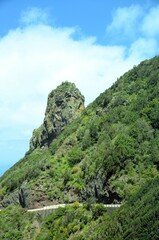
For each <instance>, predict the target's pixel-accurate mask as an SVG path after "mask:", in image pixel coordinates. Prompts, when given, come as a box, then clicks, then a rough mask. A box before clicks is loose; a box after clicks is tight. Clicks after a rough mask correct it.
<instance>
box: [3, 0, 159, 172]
mask: <svg viewBox="0 0 159 240" xmlns="http://www.w3.org/2000/svg"><path fill="white" fill-rule="evenodd" d="M0 26H1V27H0V66H1V67H0V81H1V82H0V92H1V94H0V107H1V111H0V133H1V139H0V175H1V174H2V173H3V172H4V171H5V170H7V169H8V168H9V167H10V166H12V165H13V164H14V163H15V162H16V161H18V160H19V159H20V158H22V157H23V156H24V154H25V152H26V151H27V150H28V148H29V139H30V137H31V135H32V131H33V129H34V128H37V127H38V126H39V125H40V124H41V123H42V121H43V118H44V113H45V108H46V102H47V96H48V93H49V92H50V91H51V90H52V89H54V88H56V86H57V85H59V84H61V82H62V81H65V80H69V81H71V82H75V84H76V85H77V87H78V88H79V89H80V90H81V92H82V93H83V94H84V95H85V99H86V105H87V104H89V103H90V102H92V101H93V100H94V99H95V98H96V97H97V96H98V95H99V94H100V93H101V92H103V91H104V90H105V89H106V88H108V87H110V86H111V85H112V83H113V82H114V81H116V79H117V77H120V76H121V75H122V74H123V73H124V72H125V71H127V70H129V69H130V68H132V67H133V66H134V65H136V64H138V63H139V62H140V61H142V60H144V59H146V58H151V57H153V56H155V55H158V54H159V2H158V0H156V1H155V0H154V1H153V0H147V1H146V0H145V1H143V0H140V1H135V0H129V1H127V0H114V1H106V0H87V1H86V0H80V1H74V0H67V1H65V0H45V1H42V0H41V1H40V0H1V1H0Z"/></svg>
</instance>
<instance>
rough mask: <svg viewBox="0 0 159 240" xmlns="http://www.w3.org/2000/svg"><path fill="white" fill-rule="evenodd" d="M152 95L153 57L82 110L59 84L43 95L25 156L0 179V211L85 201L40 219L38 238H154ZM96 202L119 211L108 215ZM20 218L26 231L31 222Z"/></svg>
mask: <svg viewBox="0 0 159 240" xmlns="http://www.w3.org/2000/svg"><path fill="white" fill-rule="evenodd" d="M158 96H159V57H155V58H153V59H150V60H145V61H143V62H141V63H140V64H139V65H138V66H134V67H133V69H132V70H130V71H128V72H127V73H125V74H124V75H123V76H122V77H120V78H119V79H118V80H117V81H116V82H115V83H114V84H113V86H112V87H111V88H109V89H108V90H106V91H105V92H103V93H102V94H101V95H100V96H99V97H98V98H97V99H96V100H95V101H94V102H93V103H92V104H90V105H89V106H88V107H86V108H84V97H83V96H82V94H81V93H80V91H79V90H78V89H77V88H76V87H75V85H74V84H72V83H69V82H64V83H63V84H62V85H60V86H59V87H58V88H57V89H55V90H53V91H52V92H51V94H50V95H49V97H48V103H47V107H46V114H45V118H44V122H43V124H42V125H41V126H40V128H38V129H37V130H34V132H33V137H32V139H31V141H30V149H29V151H28V152H27V153H26V155H25V156H24V158H23V159H21V160H20V161H19V162H17V163H16V164H15V165H14V166H13V167H12V168H11V169H9V170H8V171H7V172H6V173H5V174H4V175H3V176H2V177H1V178H0V204H1V207H7V206H8V205H10V204H13V205H19V206H22V207H23V208H37V207H41V206H45V205H50V204H56V203H64V202H65V203H71V202H75V201H79V202H82V203H86V205H85V206H83V207H79V206H76V205H75V206H74V207H73V208H71V207H70V208H69V207H68V208H64V209H63V210H60V209H59V210H58V211H57V212H56V213H54V214H53V215H50V216H48V218H46V219H45V220H44V221H43V220H41V221H42V223H40V225H38V226H37V228H38V229H43V230H42V232H41V230H38V231H39V234H41V237H43V238H41V237H40V236H38V238H37V239H130V238H132V239H157V237H155V236H158V235H157V234H158V233H157V230H156V228H157V227H156V226H157V225H154V226H155V227H153V226H152V224H151V223H152V222H153V221H156V224H158V220H157V213H158V208H157V207H156V205H157V204H158V197H157V195H156V194H157V189H156V188H157V184H158V181H159V180H158V179H159V171H158V170H159V98H158ZM155 189H156V194H155ZM152 196H153V197H152ZM101 203H122V204H123V206H122V207H121V208H120V209H119V210H118V211H117V212H115V213H114V214H112V215H111V216H110V215H109V214H106V213H105V210H104V209H103V206H102V205H101ZM92 204H93V205H92ZM94 204H95V205H94ZM7 209H8V208H7ZM7 209H6V210H4V211H6V212H7V211H10V214H11V213H12V211H13V210H11V207H9V209H10V210H7ZM14 211H19V210H14ZM14 211H13V212H14ZM20 211H22V210H20ZM146 211H147V213H146ZM2 212H3V211H2ZM6 212H5V213H1V214H6ZM7 213H8V212H7ZM8 214H9V213H8ZM23 214H24V213H22V214H20V215H23ZM142 214H144V216H142ZM17 215H18V214H17ZM24 215H25V214H24ZM26 219H27V221H28V229H30V228H29V226H33V225H34V224H35V222H34V224H33V222H32V221H33V220H29V219H30V217H28V218H26ZM141 219H142V221H141ZM34 220H35V219H34ZM36 221H38V220H37V219H36ZM31 222H32V224H33V225H32V224H31ZM79 222H80V223H81V224H79ZM71 223H72V225H69V224H71ZM29 224H30V225H29ZM41 224H42V225H41ZM59 224H60V225H61V228H60V225H59ZM109 228H110V229H111V231H112V232H110V230H109ZM146 228H147V229H148V232H146V230H145V229H146ZM51 229H54V230H56V234H57V235H56V234H55V231H53V232H52V230H51ZM70 229H71V230H70ZM73 229H74V230H73ZM98 229H99V230H98ZM135 229H137V231H136V232H135ZM151 229H152V232H151ZM28 231H31V230H28ZM38 231H37V234H38ZM90 232H92V235H91V234H90ZM44 234H45V235H46V236H44ZM60 234H61V235H60ZM106 234H108V235H109V236H107V235H106ZM86 236H87V237H86ZM106 236H107V238H106ZM45 237H46V238H45ZM102 237H103V238H102ZM22 239H23V238H22ZM30 239H32V238H30Z"/></svg>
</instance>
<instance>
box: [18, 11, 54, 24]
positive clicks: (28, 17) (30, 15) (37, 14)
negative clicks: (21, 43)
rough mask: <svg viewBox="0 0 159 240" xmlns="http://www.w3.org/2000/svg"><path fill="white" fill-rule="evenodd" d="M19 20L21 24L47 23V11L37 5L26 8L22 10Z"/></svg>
mask: <svg viewBox="0 0 159 240" xmlns="http://www.w3.org/2000/svg"><path fill="white" fill-rule="evenodd" d="M20 21H21V23H23V24H37V23H39V22H40V23H48V21H49V17H48V12H47V10H46V9H45V11H44V10H42V9H40V8H37V7H34V8H28V9H27V11H26V10H25V11H23V12H22V14H21V19H20Z"/></svg>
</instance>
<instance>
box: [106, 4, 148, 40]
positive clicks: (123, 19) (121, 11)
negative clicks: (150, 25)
mask: <svg viewBox="0 0 159 240" xmlns="http://www.w3.org/2000/svg"><path fill="white" fill-rule="evenodd" d="M142 16H143V9H142V8H141V7H140V6H139V5H131V6H130V7H123V8H118V9H117V10H116V11H115V12H114V14H113V21H112V23H111V24H110V25H108V26H107V28H106V32H107V36H108V35H110V36H111V37H112V38H114V37H115V36H116V37H117V38H118V41H119V40H120V38H121V39H122V40H123V39H126V40H130V39H132V38H134V37H135V36H136V34H137V29H138V24H140V21H139V20H140V18H141V17H142Z"/></svg>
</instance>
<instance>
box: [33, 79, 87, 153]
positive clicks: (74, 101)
mask: <svg viewBox="0 0 159 240" xmlns="http://www.w3.org/2000/svg"><path fill="white" fill-rule="evenodd" d="M83 109H84V96H83V95H82V94H81V93H80V91H79V90H78V89H77V88H76V86H75V84H74V83H69V82H67V81H66V82H63V83H62V84H61V85H60V86H58V87H57V89H55V90H53V91H52V92H51V93H50V94H49V96H48V102H47V107H46V112H45V118H44V122H43V124H42V125H41V126H40V127H39V128H38V129H35V130H34V131H33V136H32V138H31V141H30V150H34V149H35V148H37V147H45V146H48V145H49V144H50V142H51V141H52V140H53V139H54V138H56V137H57V136H58V135H59V134H60V133H61V132H62V131H63V130H64V128H65V127H66V125H67V124H69V123H71V122H72V120H74V119H75V118H76V117H77V116H78V115H79V114H80V113H81V111H83Z"/></svg>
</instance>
